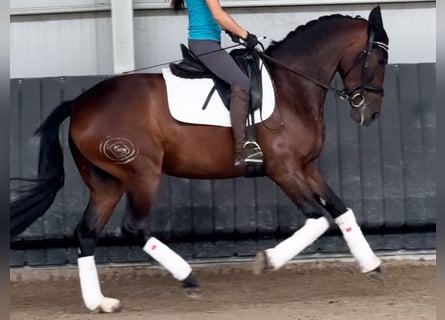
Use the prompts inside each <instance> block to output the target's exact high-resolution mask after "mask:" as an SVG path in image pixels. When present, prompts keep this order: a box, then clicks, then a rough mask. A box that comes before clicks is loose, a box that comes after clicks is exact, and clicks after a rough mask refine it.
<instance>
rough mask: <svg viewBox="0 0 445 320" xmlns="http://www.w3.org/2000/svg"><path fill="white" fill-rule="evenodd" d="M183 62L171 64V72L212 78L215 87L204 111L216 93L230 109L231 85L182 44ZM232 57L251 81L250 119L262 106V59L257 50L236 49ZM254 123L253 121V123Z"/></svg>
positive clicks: (180, 75) (194, 77)
mask: <svg viewBox="0 0 445 320" xmlns="http://www.w3.org/2000/svg"><path fill="white" fill-rule="evenodd" d="M180 48H181V53H182V59H183V60H182V61H181V62H179V63H177V64H176V63H170V64H169V67H170V70H171V72H172V73H173V74H174V75H175V76H177V77H180V78H186V79H199V78H210V79H212V80H213V83H214V86H213V88H212V89H211V90H210V92H209V95H208V96H207V99H206V101H205V102H204V105H203V107H202V108H203V109H205V108H206V107H207V104H208V102H209V101H210V98H211V97H212V95H213V94H214V92H215V91H217V92H218V94H219V96H220V97H221V100H222V102H223V103H224V105H225V107H226V108H227V109H230V85H229V84H228V83H226V82H225V81H223V80H221V79H220V78H218V77H217V76H216V75H214V74H213V73H212V72H211V71H210V70H209V69H207V67H206V66H204V65H203V64H202V62H201V61H199V59H198V58H197V57H196V56H195V55H194V54H193V53H192V52H191V51H190V49H189V48H187V46H185V45H184V44H182V43H181V45H180ZM230 55H231V56H232V57H233V59H234V60H235V61H236V63H237V64H238V66H239V67H240V68H241V70H242V71H243V72H244V73H245V74H246V75H247V76H248V77H249V79H250V81H251V91H250V92H251V93H250V117H253V112H254V111H255V110H257V109H259V108H261V105H262V97H263V92H262V83H261V70H260V62H261V58H260V56H259V54H258V52H257V51H256V50H249V49H235V50H232V51H231V52H230ZM251 123H253V121H252V122H251Z"/></svg>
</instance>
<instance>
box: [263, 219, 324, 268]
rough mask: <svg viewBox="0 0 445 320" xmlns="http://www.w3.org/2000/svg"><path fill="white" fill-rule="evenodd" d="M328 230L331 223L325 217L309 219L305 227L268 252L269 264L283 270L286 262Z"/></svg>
mask: <svg viewBox="0 0 445 320" xmlns="http://www.w3.org/2000/svg"><path fill="white" fill-rule="evenodd" d="M328 228H329V222H328V220H327V219H326V218H325V217H321V218H318V219H307V220H306V223H305V224H304V226H303V227H301V228H300V229H299V230H297V231H296V232H295V233H294V234H293V235H292V236H290V237H289V238H287V239H286V240H284V241H283V242H281V243H279V244H278V245H277V246H275V247H274V248H272V249H267V250H266V254H267V257H268V260H269V262H270V263H271V264H272V266H273V268H274V269H275V270H277V269H279V268H281V267H282V266H283V265H284V264H285V263H286V262H288V261H289V260H290V259H292V258H293V257H295V256H296V255H297V254H299V253H300V252H301V251H303V250H304V249H305V248H306V247H308V246H309V245H311V244H312V243H314V242H315V240H317V239H318V238H319V237H320V236H321V235H322V234H323V233H325V232H326V230H328Z"/></svg>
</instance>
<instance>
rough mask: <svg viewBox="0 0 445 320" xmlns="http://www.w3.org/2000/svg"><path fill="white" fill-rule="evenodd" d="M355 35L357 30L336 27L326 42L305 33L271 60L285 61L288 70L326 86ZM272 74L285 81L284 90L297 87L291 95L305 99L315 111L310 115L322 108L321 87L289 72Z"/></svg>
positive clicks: (324, 91)
mask: <svg viewBox="0 0 445 320" xmlns="http://www.w3.org/2000/svg"><path fill="white" fill-rule="evenodd" d="M358 32H360V31H359V30H358V29H357V28H354V29H353V28H346V27H345V26H344V25H342V24H339V25H338V27H337V29H334V30H330V35H331V37H332V38H333V40H329V41H326V39H324V40H323V39H317V38H316V37H314V36H313V35H311V33H307V34H305V35H302V36H301V37H300V38H299V39H296V40H294V43H290V44H289V45H288V46H286V47H283V48H282V50H280V51H278V52H276V53H275V57H276V59H277V60H281V61H283V62H285V63H286V64H287V65H288V66H289V69H293V70H296V71H298V72H301V73H303V74H305V75H307V76H309V77H311V78H313V79H316V80H318V81H319V82H322V83H324V84H326V85H330V83H331V82H332V80H333V78H334V76H335V74H336V72H337V71H338V68H339V63H340V61H341V58H342V56H343V54H344V52H345V49H346V48H347V47H348V46H350V45H351V43H352V42H354V41H356V40H355V39H357V34H358ZM314 38H315V39H314ZM325 38H328V37H325ZM334 38H335V39H334ZM288 48H292V50H286V49H288ZM274 75H275V77H277V78H280V79H286V80H287V82H288V85H287V87H289V86H290V87H293V88H300V90H296V92H295V94H296V95H297V99H300V98H301V99H303V98H302V96H304V97H306V100H307V101H308V102H309V103H310V104H311V108H312V109H314V108H315V109H316V110H313V111H314V113H320V110H319V109H320V108H323V104H324V100H325V98H326V94H327V91H326V90H325V89H323V88H322V87H321V86H317V85H316V86H314V83H313V82H311V81H310V80H308V79H305V78H304V77H302V76H296V75H290V73H289V71H288V70H285V69H284V68H282V67H274ZM307 97H309V99H308V98H307ZM308 107H309V106H308Z"/></svg>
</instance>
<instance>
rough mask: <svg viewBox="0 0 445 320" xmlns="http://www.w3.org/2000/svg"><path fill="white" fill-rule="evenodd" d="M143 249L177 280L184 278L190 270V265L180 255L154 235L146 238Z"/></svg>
mask: <svg viewBox="0 0 445 320" xmlns="http://www.w3.org/2000/svg"><path fill="white" fill-rule="evenodd" d="M143 250H144V251H145V252H146V253H147V254H149V255H150V256H151V257H152V258H153V259H155V260H156V261H157V262H159V264H160V265H162V266H163V267H164V268H165V269H167V270H168V271H170V273H171V274H172V275H173V277H174V278H175V279H177V280H179V281H183V280H185V279H186V278H187V277H188V276H189V275H190V273H191V272H192V268H191V267H190V265H189V264H188V263H187V262H186V261H185V260H184V259H183V258H182V257H181V256H180V255H178V254H177V253H176V252H174V251H173V250H172V249H170V248H169V247H167V246H166V245H165V244H163V243H162V242H161V241H159V240H158V239H156V238H155V237H151V238H150V239H148V241H147V243H146V244H145V246H144V248H143Z"/></svg>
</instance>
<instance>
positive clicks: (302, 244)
mask: <svg viewBox="0 0 445 320" xmlns="http://www.w3.org/2000/svg"><path fill="white" fill-rule="evenodd" d="M271 179H273V180H274V181H275V182H276V183H277V184H278V185H279V186H280V187H281V189H282V190H283V191H284V192H285V193H286V195H287V196H289V198H290V199H291V200H292V201H293V202H294V203H295V204H296V205H299V206H301V204H304V207H305V208H306V210H305V211H303V212H304V213H306V212H310V215H309V216H307V220H306V222H305V224H304V226H303V227H301V228H300V229H298V230H297V231H296V232H295V233H294V234H293V235H292V236H290V237H289V238H287V239H285V240H284V241H282V242H280V243H279V244H278V245H276V246H275V247H274V248H270V249H267V250H264V251H261V252H258V254H257V256H256V257H255V261H254V269H253V271H254V273H255V274H259V273H261V272H262V271H263V270H265V269H274V270H278V269H279V268H281V267H282V266H283V265H284V264H285V263H286V262H288V261H289V260H291V259H292V258H293V257H295V256H296V255H298V254H299V253H300V252H302V251H303V250H304V249H305V248H306V247H308V246H309V245H311V244H312V243H313V242H315V240H317V239H318V238H319V237H320V236H321V235H322V234H323V233H325V232H326V231H327V230H328V228H329V222H328V220H327V219H326V218H325V217H324V216H323V215H322V214H321V213H320V212H317V211H316V209H317V208H319V205H318V203H317V202H316V201H315V200H314V198H313V195H312V192H311V191H310V189H309V186H308V185H307V182H306V179H305V177H304V175H303V173H302V171H301V170H295V171H294V173H292V174H291V173H285V174H280V175H278V176H271ZM308 209H309V210H308ZM319 209H321V208H319Z"/></svg>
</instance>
